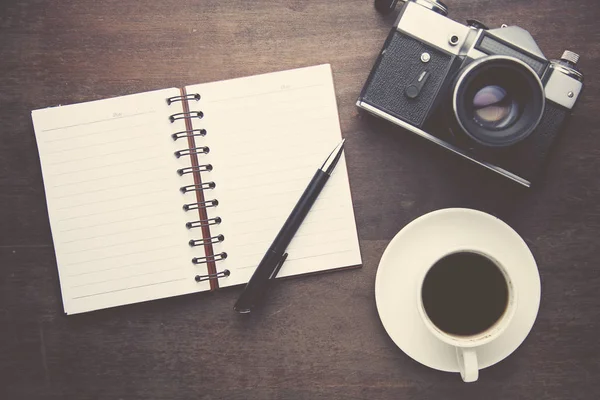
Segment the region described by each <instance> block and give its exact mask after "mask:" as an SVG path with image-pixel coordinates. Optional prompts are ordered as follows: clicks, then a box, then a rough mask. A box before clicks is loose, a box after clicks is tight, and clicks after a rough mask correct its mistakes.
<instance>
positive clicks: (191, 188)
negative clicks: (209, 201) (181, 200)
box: [179, 182, 217, 193]
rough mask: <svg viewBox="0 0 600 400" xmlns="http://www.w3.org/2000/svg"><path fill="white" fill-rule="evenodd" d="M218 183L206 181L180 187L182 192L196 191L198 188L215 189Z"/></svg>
mask: <svg viewBox="0 0 600 400" xmlns="http://www.w3.org/2000/svg"><path fill="white" fill-rule="evenodd" d="M215 187H217V185H216V184H215V183H214V182H204V183H201V184H200V185H187V186H182V187H180V188H179V191H180V192H181V193H187V192H196V191H198V190H206V189H214V188H215Z"/></svg>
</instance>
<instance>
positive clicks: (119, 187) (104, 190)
mask: <svg viewBox="0 0 600 400" xmlns="http://www.w3.org/2000/svg"><path fill="white" fill-rule="evenodd" d="M155 181H156V177H154V176H153V177H150V179H147V180H145V181H136V183H131V184H129V185H127V186H126V188H127V189H131V188H132V187H137V186H144V185H146V184H147V183H152V182H155ZM115 189H117V190H123V185H116V186H110V187H104V188H101V189H94V190H86V191H84V192H76V193H70V194H67V195H64V196H54V198H55V199H57V200H60V199H66V198H73V197H75V196H81V195H84V194H90V193H100V192H106V191H108V190H115Z"/></svg>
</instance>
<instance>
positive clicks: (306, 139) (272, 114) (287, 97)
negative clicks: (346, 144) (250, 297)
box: [186, 65, 361, 287]
mask: <svg viewBox="0 0 600 400" xmlns="http://www.w3.org/2000/svg"><path fill="white" fill-rule="evenodd" d="M186 90H187V92H188V93H199V94H201V96H202V99H201V100H200V102H199V104H198V105H197V106H198V107H199V108H200V109H201V110H202V111H203V112H204V118H203V119H202V121H199V122H195V123H194V124H195V126H194V127H195V128H205V129H206V130H207V135H206V137H205V138H204V139H205V140H206V143H208V144H209V145H210V153H209V154H207V155H206V160H207V161H208V162H210V163H211V164H212V165H213V169H212V171H211V172H208V173H207V178H208V179H210V180H212V181H215V182H216V187H215V189H213V190H212V191H211V192H210V196H211V198H212V197H214V198H216V199H218V201H219V205H218V206H217V207H215V208H209V209H208V213H209V217H217V216H219V217H221V218H222V222H221V224H219V225H215V226H212V227H211V235H213V236H214V235H216V234H223V235H224V236H225V240H224V241H223V242H221V243H218V244H215V245H214V250H215V252H217V253H218V252H221V251H225V252H226V253H227V255H228V257H227V259H226V260H224V261H219V262H218V263H217V270H218V271H221V270H224V269H229V270H230V271H231V274H230V275H229V276H228V277H225V278H221V279H219V285H220V286H221V287H223V286H231V285H236V284H240V283H246V282H247V281H248V280H249V279H250V276H251V275H252V273H253V272H254V269H255V268H256V266H257V265H258V263H259V261H260V260H261V258H262V256H263V255H264V254H265V251H266V250H267V248H268V247H269V245H270V244H271V242H272V241H273V239H274V238H275V236H276V234H277V232H278V231H279V229H280V228H281V226H282V225H283V223H284V222H285V220H286V218H287V217H288V215H289V213H290V212H291V210H292V208H293V207H294V205H295V204H296V202H297V200H298V199H299V198H300V195H301V194H302V192H303V191H304V189H305V188H306V186H307V184H308V182H309V181H310V179H311V178H312V176H313V175H314V173H315V172H316V170H317V168H318V167H320V166H321V164H322V163H323V161H324V160H325V158H326V157H327V156H328V155H329V153H330V152H331V151H332V150H333V148H334V147H335V146H336V145H337V144H338V143H339V142H340V140H341V132H340V126H339V120H338V114H337V105H336V101H335V93H334V88H333V80H332V75H331V68H330V66H329V65H320V66H316V67H310V68H301V69H297V70H291V71H283V72H277V73H272V74H266V75H259V76H254V77H249V78H241V79H234V80H229V81H222V82H216V83H208V84H202V85H196V86H191V87H187V88H186ZM287 251H288V253H289V257H288V259H287V261H286V262H285V264H284V265H283V268H282V269H281V271H280V273H279V276H280V277H281V276H290V275H298V274H303V273H310V272H316V271H322V270H327V269H334V268H342V267H349V266H356V265H360V264H361V257H360V251H359V245H358V237H357V232H356V225H355V220H354V212H353V208H352V200H351V197H350V187H349V183H348V174H347V171H346V164H345V161H344V158H342V159H341V160H340V162H339V164H338V165H337V167H336V169H335V171H334V173H333V174H332V176H331V178H330V179H329V181H328V183H327V184H326V186H325V188H324V190H323V192H322V193H321V195H320V196H319V198H318V199H317V202H316V203H315V204H314V206H313V208H312V209H311V211H310V213H309V214H308V216H307V218H306V220H305V221H304V223H303V224H302V226H301V228H300V230H299V231H298V233H297V234H296V236H295V237H294V239H293V241H292V243H291V244H290V246H289V247H288V250H287Z"/></svg>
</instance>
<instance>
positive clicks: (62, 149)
mask: <svg viewBox="0 0 600 400" xmlns="http://www.w3.org/2000/svg"><path fill="white" fill-rule="evenodd" d="M149 125H151V124H141V125H133V126H131V127H119V128H116V129H108V130H105V131H100V132H94V133H86V135H85V138H86V139H88V138H89V137H90V136H96V135H102V134H105V133H107V132H115V131H124V132H131V131H132V130H133V129H134V128H139V127H141V126H149ZM147 135H148V134H147V133H146V132H144V134H143V135H138V136H132V135H130V134H128V137H127V138H126V139H119V140H110V141H108V142H99V143H91V144H86V145H84V146H73V147H67V148H64V146H61V149H60V150H56V151H49V152H48V153H47V154H58V153H65V152H70V151H74V150H81V149H86V148H88V147H96V146H104V145H107V144H114V143H121V142H128V141H131V140H134V139H140V138H143V137H146V136H147ZM73 139H77V137H69V138H64V139H56V140H52V141H50V140H47V141H46V143H48V142H51V143H54V142H57V141H64V140H73Z"/></svg>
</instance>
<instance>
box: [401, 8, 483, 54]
mask: <svg viewBox="0 0 600 400" xmlns="http://www.w3.org/2000/svg"><path fill="white" fill-rule="evenodd" d="M396 30H398V31H399V32H402V33H405V34H407V35H409V36H412V37H414V38H417V39H418V40H419V41H421V42H424V43H426V44H429V45H432V46H435V47H437V48H439V49H441V50H443V51H445V52H446V53H449V54H454V55H459V54H460V51H461V48H462V47H463V44H464V43H465V40H466V39H467V36H468V35H469V32H470V31H472V29H471V28H469V27H468V26H466V25H462V24H460V23H458V22H456V21H453V20H451V19H450V18H447V17H445V16H443V15H441V14H438V13H437V12H435V11H432V10H431V9H430V8H426V7H424V6H422V5H421V4H419V3H416V2H414V1H409V2H407V3H406V4H405V5H404V8H403V10H402V13H401V14H400V17H399V20H398V22H397V24H396ZM452 35H456V36H457V37H458V42H457V43H456V44H454V45H451V44H450V43H449V42H448V38H449V37H450V36H452Z"/></svg>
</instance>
